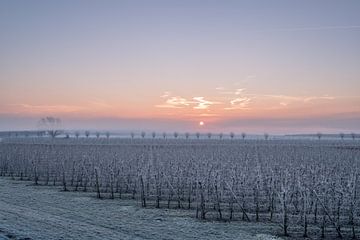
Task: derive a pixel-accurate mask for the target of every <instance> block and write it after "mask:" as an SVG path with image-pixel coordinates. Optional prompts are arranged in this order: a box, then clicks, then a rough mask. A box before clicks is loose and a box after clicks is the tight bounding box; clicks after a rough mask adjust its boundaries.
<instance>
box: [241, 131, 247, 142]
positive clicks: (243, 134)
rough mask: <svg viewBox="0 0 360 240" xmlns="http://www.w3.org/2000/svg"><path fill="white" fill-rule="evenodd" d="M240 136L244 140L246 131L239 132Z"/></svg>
mask: <svg viewBox="0 0 360 240" xmlns="http://www.w3.org/2000/svg"><path fill="white" fill-rule="evenodd" d="M241 137H242V139H243V140H245V138H246V133H244V132H242V133H241Z"/></svg>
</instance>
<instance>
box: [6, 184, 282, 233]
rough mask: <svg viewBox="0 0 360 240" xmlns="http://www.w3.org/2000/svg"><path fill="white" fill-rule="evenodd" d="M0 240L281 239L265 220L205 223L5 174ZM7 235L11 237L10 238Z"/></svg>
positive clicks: (178, 212)
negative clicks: (275, 236) (270, 233)
mask: <svg viewBox="0 0 360 240" xmlns="http://www.w3.org/2000/svg"><path fill="white" fill-rule="evenodd" d="M0 191H1V199H0V211H1V215H0V239H250V240H251V239H259V240H260V239H276V238H272V237H271V236H270V235H268V234H266V233H269V231H270V230H269V229H270V228H269V227H267V226H266V225H264V224H256V225H254V224H250V223H241V224H239V223H238V224H231V223H222V222H217V221H209V222H203V221H198V220H196V219H194V218H193V217H191V213H190V212H189V211H181V210H176V209H171V210H167V209H151V208H148V209H144V208H141V207H140V206H139V205H138V204H136V202H134V201H133V200H116V201H113V200H109V199H104V200H99V199H96V198H94V195H93V194H91V193H83V192H62V191H60V189H59V188H53V187H48V186H34V185H33V184H31V183H29V182H24V181H13V180H10V179H9V178H0ZM6 236H8V237H6Z"/></svg>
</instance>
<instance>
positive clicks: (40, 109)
mask: <svg viewBox="0 0 360 240" xmlns="http://www.w3.org/2000/svg"><path fill="white" fill-rule="evenodd" d="M11 105H12V106H13V107H15V108H20V109H21V110H23V111H26V112H33V113H50V112H56V113H71V112H77V111H81V110H84V109H86V108H85V107H82V106H72V105H32V104H25V103H20V104H11Z"/></svg>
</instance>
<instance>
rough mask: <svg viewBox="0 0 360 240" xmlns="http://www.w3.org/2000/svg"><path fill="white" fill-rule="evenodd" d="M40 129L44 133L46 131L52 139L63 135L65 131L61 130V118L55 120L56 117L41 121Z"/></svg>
mask: <svg viewBox="0 0 360 240" xmlns="http://www.w3.org/2000/svg"><path fill="white" fill-rule="evenodd" d="M39 127H40V128H41V129H43V130H44V131H46V133H47V134H48V135H49V136H50V137H51V138H55V137H57V136H59V135H60V134H62V133H63V130H61V120H60V118H55V117H45V118H42V119H40V121H39Z"/></svg>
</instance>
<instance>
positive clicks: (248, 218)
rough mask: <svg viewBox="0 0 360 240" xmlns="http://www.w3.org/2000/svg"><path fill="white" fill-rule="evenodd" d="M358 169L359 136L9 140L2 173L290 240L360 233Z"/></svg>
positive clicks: (0, 156)
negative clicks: (264, 231)
mask: <svg viewBox="0 0 360 240" xmlns="http://www.w3.org/2000/svg"><path fill="white" fill-rule="evenodd" d="M359 166H360V149H359V141H358V140H351V141H345V140H340V141H333V140H331V141H330V140H321V141H320V140H291V141H290V140H222V139H217V140H215V139H211V140H210V139H208V140H203V139H202V140H190V139H177V140H175V139H172V140H170V139H169V140H168V139H49V138H25V139H18V138H16V139H11V138H10V139H5V140H4V141H2V142H1V143H0V176H3V177H10V178H11V179H13V180H29V181H31V182H29V184H30V183H31V184H33V185H39V186H38V187H40V186H43V187H45V186H46V188H48V187H50V186H53V187H54V188H56V189H62V190H63V191H66V192H67V191H70V192H89V194H90V195H89V196H90V197H91V198H92V199H94V198H95V197H97V198H99V200H98V201H103V202H106V203H107V204H109V206H110V205H111V204H113V203H112V202H115V203H116V202H118V201H129V199H131V201H133V202H132V204H138V205H137V206H140V205H141V206H142V207H143V208H145V209H149V208H152V209H153V210H152V211H156V210H155V209H154V208H158V209H165V208H167V209H168V211H165V210H159V211H164V213H172V212H173V211H175V212H177V213H178V214H180V215H181V216H186V217H189V218H190V217H191V218H194V217H195V218H197V219H202V220H206V221H214V220H216V221H218V222H219V223H224V222H228V223H229V222H233V224H234V225H238V224H241V226H251V223H252V224H254V223H263V224H266V225H267V226H269V229H268V230H269V231H268V232H269V233H271V234H273V235H280V236H290V237H292V238H302V237H305V238H306V237H310V238H316V239H318V238H328V239H334V238H337V237H338V238H346V239H349V238H354V239H355V238H358V237H359V232H360V231H359V230H360V229H359V217H360V214H359V213H360V208H359V207H360V205H359V201H360V198H359V194H358V193H359V191H360V184H359V179H360V171H359ZM40 188H41V187H40ZM33 194H35V195H37V193H35V192H34V193H33ZM69 194H71V195H73V194H75V197H76V196H77V195H76V194H80V193H69ZM85 194H88V193H85ZM100 199H102V200H100ZM110 199H111V200H110ZM70 200H71V199H70ZM134 200H136V201H134ZM65 202H66V201H65ZM50 203H51V202H50ZM45 205H46V204H45ZM104 206H105V205H104ZM9 207H11V206H9ZM79 208H80V209H82V208H87V207H86V206H82V207H79ZM89 208H91V209H93V208H92V207H89ZM95 209H96V207H95ZM110 209H111V207H110ZM96 211H98V212H100V213H101V214H103V212H106V211H104V210H101V209H96ZM181 211H183V212H181ZM112 213H113V211H110V212H106V214H104V218H106V216H107V214H110V215H111V214H112ZM149 213H150V212H149ZM127 214H133V213H132V212H130V213H127ZM146 214H148V212H146ZM95 215H96V214H95ZM54 216H59V215H56V214H55V215H54ZM60 216H61V214H60ZM74 216H75V217H76V216H77V215H74ZM148 217H149V216H146V218H148ZM152 217H153V216H150V219H152ZM159 221H160V222H161V221H162V220H159ZM189 221H190V222H192V221H196V220H189ZM81 222H86V221H81ZM114 222H115V223H114V228H117V227H118V225H116V224H117V220H115V221H114ZM199 222H204V221H199ZM249 222H250V223H249ZM190 224H191V223H190ZM95 225H96V226H102V224H100V223H99V224H95ZM135 225H136V224H135ZM143 225H146V226H148V225H147V223H146V222H144V224H142V225H141V226H140V227H143ZM168 225H171V224H167V225H165V226H166V227H168V228H169V229H171V228H172V227H171V226H170V227H169V226H168ZM106 226H109V225H106ZM254 226H260V225H256V224H254ZM183 227H184V226H182V228H183ZM182 228H181V229H182ZM207 228H209V226H207ZM255 228H258V227H255ZM270 228H271V230H270ZM85 229H86V228H85ZM184 229H185V230H182V231H185V232H186V233H188V232H189V229H187V228H186V227H184ZM195 229H196V228H195ZM210 229H211V228H210ZM259 229H261V228H259ZM161 231H162V230H160V232H161ZM164 231H165V232H167V230H164ZM196 231H197V230H196ZM129 232H132V231H129ZM171 232H172V231H171ZM217 232H220V233H221V232H226V233H227V231H225V230H224V229H223V228H219V229H215V230H214V234H215V233H217ZM100 235H101V234H100ZM193 235H194V234H193V233H191V234H190V235H189V237H190V238H191V237H196V236H193ZM200 235H201V236H202V234H200ZM146 236H147V234H146ZM150 236H152V235H150ZM235 236H238V235H235ZM169 237H173V234H171V233H170V235H169ZM187 237H188V235H186V236H181V237H179V238H180V239H184V238H187ZM204 237H205V238H206V239H209V237H208V236H207V234H206V233H204ZM122 238H125V237H122ZM129 238H131V239H133V238H134V236H132V237H129ZM220 238H222V239H224V238H226V237H222V236H220ZM105 239H109V238H108V237H105ZM164 239H169V238H168V237H165V238H164ZM170 239H171V238H170ZM172 239H173V238H172ZM229 239H234V237H230V238H229ZM245 239H248V238H245Z"/></svg>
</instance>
